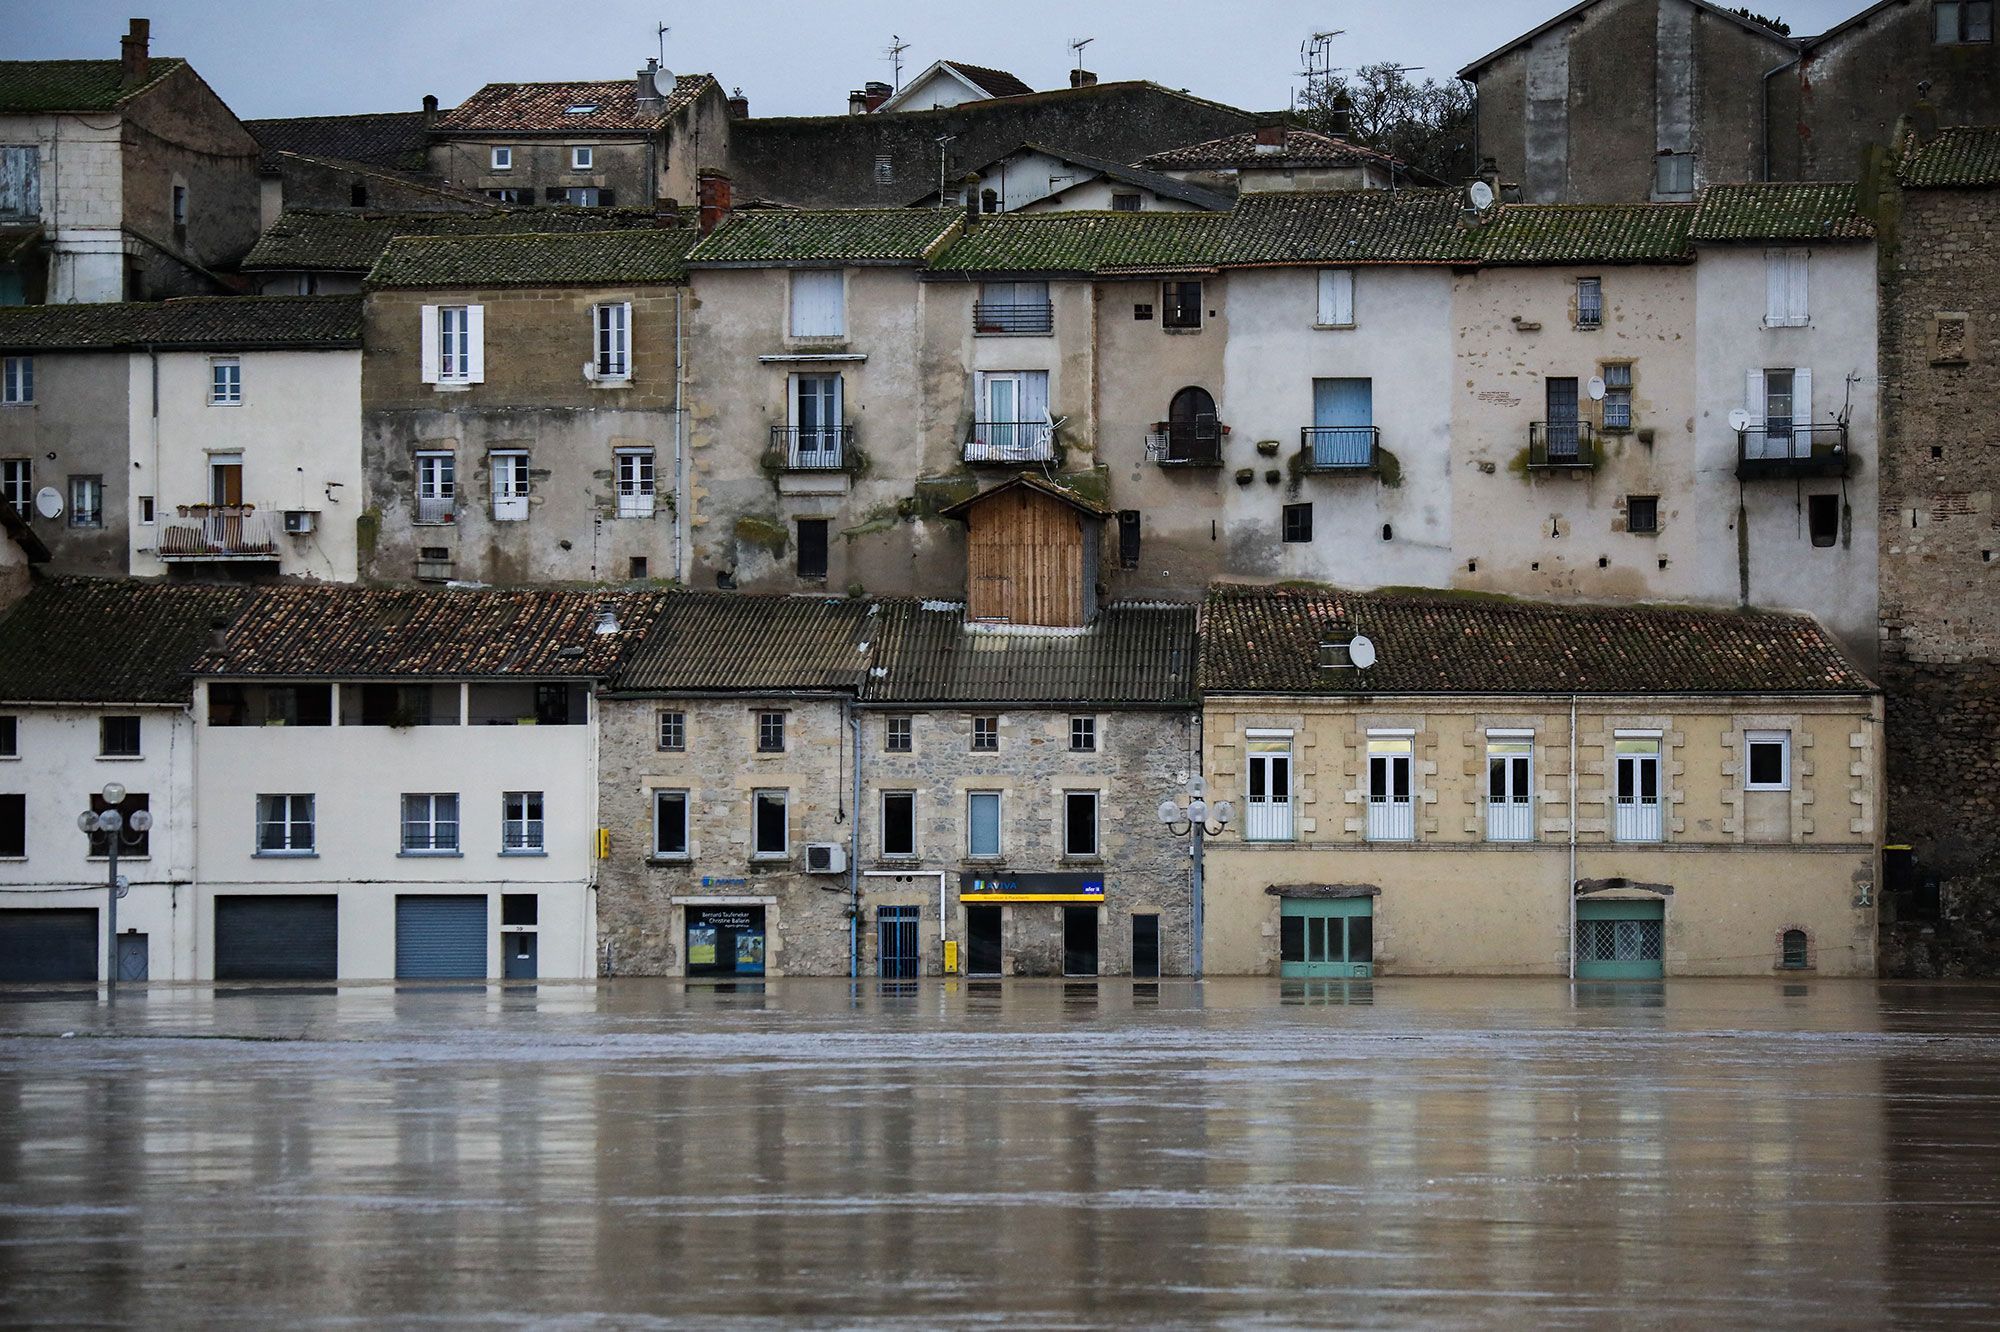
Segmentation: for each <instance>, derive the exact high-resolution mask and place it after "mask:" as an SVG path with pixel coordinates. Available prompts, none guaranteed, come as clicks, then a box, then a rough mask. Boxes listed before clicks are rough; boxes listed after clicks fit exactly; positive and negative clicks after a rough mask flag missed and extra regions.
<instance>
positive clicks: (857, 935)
mask: <svg viewBox="0 0 2000 1332" xmlns="http://www.w3.org/2000/svg"><path fill="white" fill-rule="evenodd" d="M841 710H842V711H844V712H846V713H847V733H848V736H849V738H850V739H852V740H853V742H854V817H853V818H852V819H850V820H849V821H848V824H847V894H848V912H847V978H848V979H849V980H859V979H861V718H860V717H858V716H856V715H855V714H854V709H853V705H852V704H850V703H848V702H846V701H845V700H842V702H841ZM940 882H942V880H940Z"/></svg>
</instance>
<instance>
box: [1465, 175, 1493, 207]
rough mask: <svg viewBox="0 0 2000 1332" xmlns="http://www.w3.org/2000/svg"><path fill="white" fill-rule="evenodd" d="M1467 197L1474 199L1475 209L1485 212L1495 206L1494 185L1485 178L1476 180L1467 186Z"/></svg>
mask: <svg viewBox="0 0 2000 1332" xmlns="http://www.w3.org/2000/svg"><path fill="white" fill-rule="evenodd" d="M1465 197H1466V198H1467V199H1469V200H1471V201H1472V206H1473V207H1474V208H1475V209H1477V210H1478V211H1480V212H1482V213H1483V212H1485V211H1486V210H1487V209H1489V208H1491V207H1492V206H1493V187H1492V186H1491V185H1488V184H1487V183H1486V182H1485V181H1483V180H1475V181H1473V182H1472V184H1470V185H1468V186H1466V187H1465Z"/></svg>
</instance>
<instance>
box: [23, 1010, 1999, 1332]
mask: <svg viewBox="0 0 2000 1332" xmlns="http://www.w3.org/2000/svg"><path fill="white" fill-rule="evenodd" d="M65 1033H70V1034H67V1035H66V1034H65ZM1997 1098H2000V989H1995V988H1989V987H1979V986H1963V987H1945V986H1930V987H1925V986H1904V985H1879V986H1878V985H1875V984H1872V983H1860V982H1854V983H1835V982H1816V981H1805V982H1800V983H1795V984H1784V983H1778V982H1769V983H1767V982H1761V981H1759V982H1697V981H1688V982H1673V983H1670V984H1668V985H1665V986H1644V985H1637V986H1612V985H1605V986H1579V987H1572V986H1570V985H1568V984H1564V983H1557V982H1537V981H1509V982H1476V981H1459V982H1452V981H1417V980H1384V981H1378V982H1375V983H1373V984H1367V983H1348V982H1318V983H1312V984H1310V985H1305V984H1293V985H1283V984H1280V983H1279V982H1276V981H1268V982H1267V981H1210V982H1207V983H1205V984H1202V985H1196V984H1193V983H1190V982H1185V981H1163V982H1160V983H1159V984H1157V985H1146V984H1134V983H1133V982H1131V981H1127V980H1117V981H1112V980H1105V981H1102V982H1097V983H1089V982H1069V983H1065V982H1039V981H1012V982H1006V983H1004V984H1003V983H991V984H976V983H973V984H968V983H964V982H959V983H955V984H948V983H943V982H938V981H927V982H922V983H916V984H911V985H906V986H899V987H885V986H883V985H882V984H880V983H876V982H870V983H867V984H864V985H862V986H859V987H858V988H851V987H850V986H849V985H848V984H847V983H846V982H840V981H774V982H771V983H769V984H768V985H765V986H758V987H739V988H736V989H728V988H715V987H707V986H695V985H688V986H683V985H681V984H678V983H674V982H653V981H618V982H615V983H609V984H603V985H597V986H591V985H544V986H541V987H539V988H536V987H527V988H502V987H499V986H490V987H482V986H471V987H466V988H462V989H449V988H446V989H438V988H431V989H409V988H402V989H399V988H396V987H392V986H343V987H340V988H339V989H338V990H332V989H328V990H324V991H311V990H307V991H291V990H285V989H283V988H279V987H270V988H265V989H261V990H258V989H251V990H242V991H218V990H213V989H208V988H174V987H159V988H150V989H149V988H145V987H137V988H133V989H129V990H125V991H121V993H120V995H119V997H118V999H117V1002H116V1004H115V1005H107V1004H105V1003H103V1002H102V1001H101V1000H100V999H99V998H97V997H95V996H91V995H63V994H61V993H60V992H57V993H48V992H41V993H29V992H14V993H10V994H5V995H0V1323H4V1324H6V1325H10V1326H15V1325H22V1324H36V1323H89V1324H148V1325H153V1326H180V1325H188V1324H203V1325H206V1326H222V1327H238V1326H242V1327H281V1326H299V1325H326V1324H337V1325H342V1326H361V1325H366V1326H385V1325H407V1324H409V1323H412V1322H419V1321H421V1322H424V1323H426V1324H427V1325H433V1326H436V1325H459V1326H493V1325H516V1326H527V1325H546V1324H548V1323H551V1322H558V1323H560V1324H562V1325H563V1326H567V1327H597V1326H633V1325H637V1326H703V1327H707V1326H715V1325H718V1324H725V1323H730V1322H764V1323H769V1324H772V1325H780V1324H783V1325H792V1324H799V1323H818V1324H857V1323H868V1324H882V1323H895V1324H901V1325H905V1326H924V1327H932V1326H938V1325H944V1324H957V1323H994V1324H998V1323H1005V1324H1008V1325H1012V1326H1077V1325H1096V1324H1107V1323H1109V1324H1125V1325H1141V1324H1143V1325H1165V1324H1183V1323H1229V1324H1244V1323H1263V1324H1266V1325H1274V1326H1289V1325H1304V1324H1337V1325H1347V1326H1386V1325H1398V1326H1424V1327H1440V1326H1444V1327H1449V1326H1493V1325H1502V1324H1508V1325H1518V1324H1532V1325H1539V1326H1552V1327H1585V1326H1589V1327H1601V1326H1609V1325H1620V1324H1622V1325H1633V1324H1649V1325H1703V1326H1710V1327H1713V1326H1724V1327H1742V1326H1759V1327H1779V1326H1812V1327H1827V1326H1854V1327H1861V1326H1871V1327H1880V1326H1893V1325H1911V1324H1937V1323H1963V1324H1976V1323H1986V1324H1992V1323H1995V1322H2000V1099H1997Z"/></svg>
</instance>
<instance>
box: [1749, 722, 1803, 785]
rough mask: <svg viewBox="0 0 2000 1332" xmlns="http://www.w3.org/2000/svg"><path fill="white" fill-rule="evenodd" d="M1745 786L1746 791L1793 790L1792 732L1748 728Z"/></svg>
mask: <svg viewBox="0 0 2000 1332" xmlns="http://www.w3.org/2000/svg"><path fill="white" fill-rule="evenodd" d="M1743 755H1744V756H1743V789H1744V790H1746V791H1789V790H1791V789H1792V733H1791V732H1790V731H1745V732H1744V733H1743Z"/></svg>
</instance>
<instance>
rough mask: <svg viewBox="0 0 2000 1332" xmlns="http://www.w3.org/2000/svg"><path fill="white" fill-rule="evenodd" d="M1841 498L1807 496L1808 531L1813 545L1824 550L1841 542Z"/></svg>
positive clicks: (1833, 496)
mask: <svg viewBox="0 0 2000 1332" xmlns="http://www.w3.org/2000/svg"><path fill="white" fill-rule="evenodd" d="M1840 507H1841V506H1840V496H1838V495H1808V496H1806V530H1807V531H1808V532H1810V533H1811V534H1812V543H1813V544H1814V545H1815V546H1820V547H1822V548H1824V547H1827V546H1831V545H1833V544H1835V543H1836V542H1838V541H1839V540H1840Z"/></svg>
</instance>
